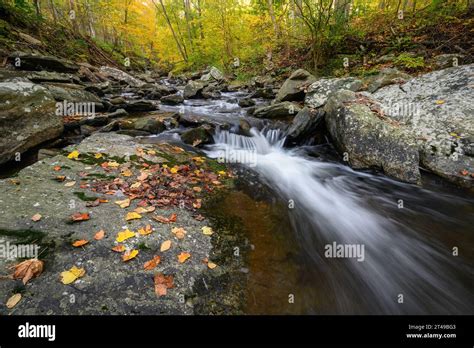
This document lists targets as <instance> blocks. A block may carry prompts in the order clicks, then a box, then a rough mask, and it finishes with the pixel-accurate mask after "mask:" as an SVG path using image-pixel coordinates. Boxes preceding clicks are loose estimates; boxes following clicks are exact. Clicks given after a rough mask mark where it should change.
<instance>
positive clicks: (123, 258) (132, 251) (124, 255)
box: [122, 250, 138, 262]
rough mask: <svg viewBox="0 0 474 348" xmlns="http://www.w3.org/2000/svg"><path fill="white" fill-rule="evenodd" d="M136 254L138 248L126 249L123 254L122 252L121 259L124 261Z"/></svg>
mask: <svg viewBox="0 0 474 348" xmlns="http://www.w3.org/2000/svg"><path fill="white" fill-rule="evenodd" d="M137 255H138V250H131V251H127V252H126V253H125V254H123V256H122V260H123V261H124V262H126V261H128V260H131V259H133V258H135V257H137Z"/></svg>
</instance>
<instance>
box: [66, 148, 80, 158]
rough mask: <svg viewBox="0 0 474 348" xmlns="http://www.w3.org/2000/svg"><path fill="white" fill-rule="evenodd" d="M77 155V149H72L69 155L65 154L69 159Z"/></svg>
mask: <svg viewBox="0 0 474 348" xmlns="http://www.w3.org/2000/svg"><path fill="white" fill-rule="evenodd" d="M78 157H79V151H77V150H74V151H73V152H71V153H70V154H69V155H67V158H69V159H77V158H78Z"/></svg>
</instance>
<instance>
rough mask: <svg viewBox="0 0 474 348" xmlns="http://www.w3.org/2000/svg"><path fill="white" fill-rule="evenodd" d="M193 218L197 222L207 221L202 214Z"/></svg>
mask: <svg viewBox="0 0 474 348" xmlns="http://www.w3.org/2000/svg"><path fill="white" fill-rule="evenodd" d="M193 218H195V219H196V220H197V221H202V220H204V219H205V217H204V216H202V215H201V214H198V215H195V216H193Z"/></svg>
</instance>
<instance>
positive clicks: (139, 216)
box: [125, 211, 142, 221]
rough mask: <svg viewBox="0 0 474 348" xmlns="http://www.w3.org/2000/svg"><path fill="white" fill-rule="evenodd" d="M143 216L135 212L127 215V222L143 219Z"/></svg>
mask: <svg viewBox="0 0 474 348" xmlns="http://www.w3.org/2000/svg"><path fill="white" fill-rule="evenodd" d="M141 218H142V216H141V215H140V214H138V213H135V212H134V211H132V212H129V213H127V216H125V220H127V221H129V220H135V219H141Z"/></svg>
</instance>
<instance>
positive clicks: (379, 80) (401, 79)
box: [367, 68, 411, 93]
mask: <svg viewBox="0 0 474 348" xmlns="http://www.w3.org/2000/svg"><path fill="white" fill-rule="evenodd" d="M409 79H411V76H410V75H408V74H406V73H404V72H401V71H399V70H398V69H395V68H385V69H382V70H381V71H380V73H379V74H377V75H375V76H372V77H371V78H369V79H368V81H367V83H368V87H367V90H368V91H369V92H371V93H373V92H375V91H376V90H378V89H380V88H382V87H385V86H388V85H393V84H403V83H405V82H407V81H408V80H409Z"/></svg>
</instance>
